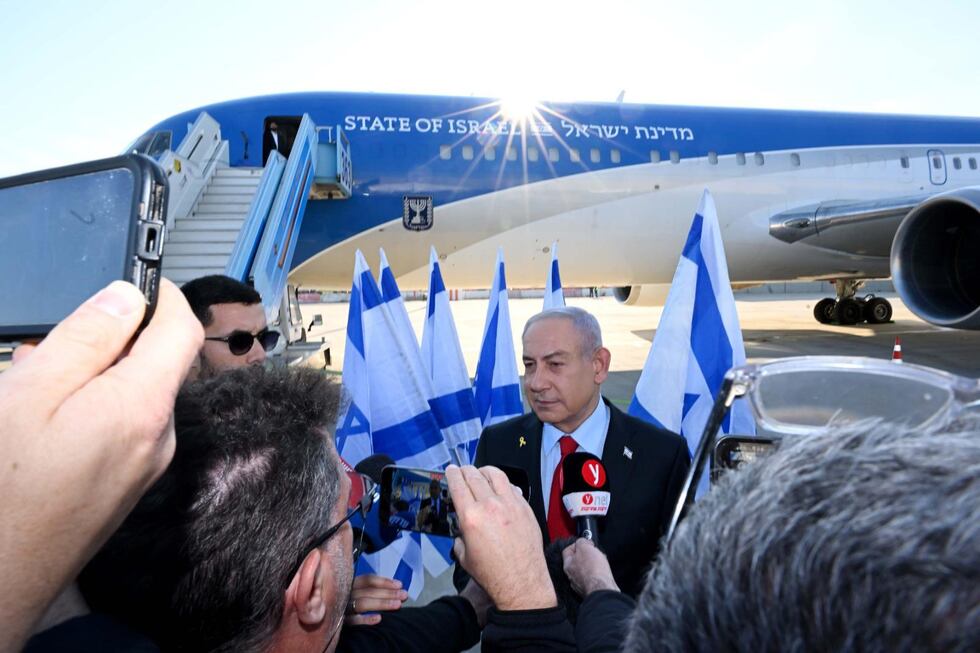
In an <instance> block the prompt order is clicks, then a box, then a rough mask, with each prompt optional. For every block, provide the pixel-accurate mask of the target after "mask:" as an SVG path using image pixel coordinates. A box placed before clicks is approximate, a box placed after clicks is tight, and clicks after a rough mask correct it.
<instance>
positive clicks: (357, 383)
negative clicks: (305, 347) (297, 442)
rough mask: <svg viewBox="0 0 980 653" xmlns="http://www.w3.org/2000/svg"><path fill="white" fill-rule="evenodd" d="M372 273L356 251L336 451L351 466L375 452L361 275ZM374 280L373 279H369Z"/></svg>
mask: <svg viewBox="0 0 980 653" xmlns="http://www.w3.org/2000/svg"><path fill="white" fill-rule="evenodd" d="M365 276H367V277H368V278H370V276H371V273H370V271H368V269H367V264H366V263H365V262H364V257H363V256H361V253H360V252H358V253H357V256H356V257H355V259H354V282H353V284H352V285H351V289H350V305H349V308H348V309H347V344H346V347H345V348H344V370H343V377H342V378H343V380H344V390H345V392H346V394H347V399H348V404H347V408H346V410H345V411H344V412H343V413H342V414H341V415H340V419H339V420H338V422H337V430H336V444H337V452H338V453H340V456H341V457H342V458H343V459H344V460H346V461H347V462H348V463H349V464H350V465H351V467H353V466H354V465H356V464H357V463H359V462H361V461H362V460H364V459H365V458H367V457H368V456H370V455H371V454H373V453H374V443H373V440H372V439H371V421H370V420H369V419H368V415H370V414H371V382H370V379H369V377H368V363H367V348H366V347H365V319H364V313H365V309H364V293H363V292H362V290H361V284H362V279H363V278H364V277H365ZM371 282H372V283H373V282H374V279H371Z"/></svg>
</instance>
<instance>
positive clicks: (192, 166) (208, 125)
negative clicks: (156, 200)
mask: <svg viewBox="0 0 980 653" xmlns="http://www.w3.org/2000/svg"><path fill="white" fill-rule="evenodd" d="M159 162H160V166H161V167H162V168H163V169H164V171H165V172H166V173H167V180H168V181H169V184H170V198H169V200H168V204H167V228H168V230H169V229H173V226H174V220H176V219H177V218H178V217H184V216H187V215H189V214H190V213H191V211H192V210H193V208H194V206H195V204H196V203H197V201H198V199H199V198H200V196H201V193H202V192H203V191H204V189H205V188H206V187H207V185H208V183H209V182H210V181H211V177H212V176H213V175H214V171H215V169H217V167H218V163H222V162H223V163H224V164H225V165H227V164H228V144H227V142H225V141H222V140H221V125H220V124H218V121H217V120H215V119H214V118H212V117H211V116H210V115H209V114H208V113H207V112H206V111H202V112H201V113H200V114H198V116H197V119H196V120H194V122H193V124H191V125H190V127H189V128H188V130H187V135H186V136H184V138H183V140H181V141H180V145H178V146H177V149H176V150H167V151H166V152H164V153H163V155H161V156H160V160H159Z"/></svg>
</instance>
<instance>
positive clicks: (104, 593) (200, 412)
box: [81, 365, 346, 653]
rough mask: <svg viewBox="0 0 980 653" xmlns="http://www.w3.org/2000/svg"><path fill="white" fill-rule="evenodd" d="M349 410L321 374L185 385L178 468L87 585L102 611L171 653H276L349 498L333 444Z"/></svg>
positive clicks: (90, 570) (112, 544) (110, 545)
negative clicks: (308, 566)
mask: <svg viewBox="0 0 980 653" xmlns="http://www.w3.org/2000/svg"><path fill="white" fill-rule="evenodd" d="M341 402H342V392H341V387H340V385H339V384H337V383H334V382H332V381H331V380H330V379H328V378H327V377H325V376H324V375H323V374H322V373H320V372H318V371H316V370H313V369H310V368H306V369H303V368H285V369H265V368H263V367H261V366H255V365H253V366H249V367H247V368H243V369H237V370H233V371H230V372H226V373H224V374H221V375H219V376H217V377H215V378H213V379H209V380H207V381H201V382H197V383H191V384H188V385H187V386H185V387H184V388H183V389H182V391H181V393H180V395H179V396H178V398H177V402H176V405H175V407H174V421H175V426H176V432H177V446H176V451H175V452H174V458H173V461H172V462H171V464H170V466H169V467H168V468H167V470H166V471H165V472H164V474H163V476H161V478H160V479H159V480H158V481H157V482H156V483H155V484H154V485H153V487H151V488H150V490H149V491H148V492H147V493H146V495H145V496H144V497H143V498H142V499H141V500H140V502H139V503H138V504H137V506H136V507H135V508H134V509H133V512H132V513H131V514H130V515H129V517H127V519H126V521H125V522H124V523H123V525H122V527H121V528H120V529H119V531H118V532H116V533H115V534H114V535H113V536H112V537H111V538H110V539H109V541H108V542H107V543H106V545H105V546H104V547H103V549H102V550H101V551H100V552H99V553H98V554H97V555H96V556H95V558H94V559H93V560H92V561H91V562H90V563H89V564H88V566H87V567H86V568H85V570H84V572H83V573H82V575H81V587H82V591H83V593H84V595H85V598H86V599H87V600H88V601H89V603H90V605H91V606H92V607H93V609H94V610H95V611H100V612H103V613H106V614H110V615H112V616H114V617H116V618H117V619H119V620H120V621H122V622H124V623H126V624H128V625H130V626H131V627H133V628H134V629H136V630H137V631H139V632H141V633H143V634H146V635H149V636H150V637H152V638H153V639H154V640H155V641H156V642H157V643H158V644H159V645H160V646H161V647H162V648H163V649H164V650H181V651H212V652H214V651H235V652H236V653H237V652H239V651H244V652H249V653H250V652H253V651H263V650H267V649H268V646H269V642H270V641H271V639H272V637H273V635H274V633H275V630H276V628H277V627H278V625H279V623H280V622H281V621H282V614H283V596H284V595H285V592H286V589H287V588H288V587H289V583H290V581H291V579H292V577H293V574H294V573H295V571H296V563H297V560H298V559H302V556H305V555H306V554H307V553H309V551H310V550H311V547H310V543H311V542H312V541H313V540H314V539H315V538H316V536H317V535H318V534H319V533H321V532H322V531H323V529H324V527H325V525H327V524H329V523H330V521H331V519H332V518H333V511H334V509H335V508H336V506H337V504H338V501H339V500H340V499H341V496H340V487H341V485H340V483H341V479H340V471H339V467H338V461H337V455H336V453H335V452H334V448H333V446H332V445H331V444H330V443H329V439H328V438H329V437H330V436H329V434H328V429H329V428H330V427H331V426H332V425H333V424H334V423H335V422H336V419H337V412H338V410H339V408H340V406H341ZM344 589H345V590H346V588H344Z"/></svg>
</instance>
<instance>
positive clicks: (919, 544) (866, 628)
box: [625, 424, 980, 652]
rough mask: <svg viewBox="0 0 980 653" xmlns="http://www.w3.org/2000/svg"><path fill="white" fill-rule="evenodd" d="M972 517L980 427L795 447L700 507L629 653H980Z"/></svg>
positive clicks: (977, 532) (676, 542)
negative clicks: (911, 652) (702, 652)
mask: <svg viewBox="0 0 980 653" xmlns="http://www.w3.org/2000/svg"><path fill="white" fill-rule="evenodd" d="M865 426H867V425H865ZM978 507H980V424H973V425H972V426H971V430H969V431H966V430H963V431H960V432H944V433H915V432H898V433H896V432H895V429H894V428H893V427H888V428H886V427H884V426H872V427H871V428H870V429H869V428H864V429H862V430H860V431H858V430H852V431H851V432H848V433H841V432H838V433H830V434H826V435H820V436H813V437H808V438H800V439H799V440H798V441H797V442H794V443H792V444H790V443H788V442H785V443H784V446H783V447H782V449H781V451H778V452H776V453H775V454H773V455H772V456H771V457H770V458H768V459H764V460H761V461H758V462H756V463H753V464H750V465H747V466H746V467H745V468H744V469H742V470H739V471H738V472H734V473H730V474H729V475H728V476H727V477H726V478H723V479H722V481H721V482H720V483H719V485H718V486H717V487H716V488H714V489H713V490H712V491H711V492H710V493H709V494H708V495H706V497H705V498H704V499H703V500H702V501H700V502H699V503H698V504H697V505H696V506H695V507H694V508H693V509H692V510H691V513H690V515H689V516H688V518H687V519H686V520H685V521H684V522H682V523H681V525H680V527H679V528H678V531H677V533H676V536H675V537H674V539H673V540H672V541H671V543H670V545H669V546H668V547H667V548H666V549H665V550H664V552H662V553H661V556H660V559H659V561H658V562H657V564H656V566H655V567H654V569H653V570H652V571H651V573H650V576H649V577H648V579H647V583H646V587H645V589H644V590H643V592H642V594H641V596H640V599H639V603H638V606H637V610H636V612H635V613H634V616H633V619H632V622H631V624H630V628H629V635H628V638H627V640H626V647H625V650H626V651H721V650H725V651H801V652H802V651H963V652H966V651H977V650H980V544H978V543H980V516H978V515H980V513H978Z"/></svg>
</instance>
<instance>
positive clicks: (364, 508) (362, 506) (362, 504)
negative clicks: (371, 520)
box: [293, 476, 380, 573]
mask: <svg viewBox="0 0 980 653" xmlns="http://www.w3.org/2000/svg"><path fill="white" fill-rule="evenodd" d="M362 478H363V481H364V494H363V495H361V498H360V499H359V500H358V502H357V505H355V506H354V507H352V508H351V509H350V510H349V511H348V512H347V515H346V516H345V517H344V518H343V519H341V520H340V521H339V522H337V523H336V524H334V525H333V526H331V527H330V528H328V529H327V530H325V531H324V532H323V533H321V534H320V535H317V536H316V537H315V538H313V541H312V542H310V544H309V545H308V546H306V547H305V548H304V549H303V551H302V553H300V558H299V561H298V562H297V564H296V566H295V569H299V567H300V565H302V564H303V560H305V559H306V555H307V554H308V553H309V552H310V551H312V550H313V549H316V548H318V547H320V546H323V543H324V542H326V541H327V540H329V539H330V538H331V537H333V536H334V535H336V534H337V531H339V530H340V529H341V527H342V526H343V525H344V524H346V523H347V522H349V521H350V520H351V519H353V518H354V516H355V515H358V514H359V515H360V516H361V518H362V519H363V518H366V517H367V515H368V513H369V512H371V506H373V505H374V502H375V501H377V500H378V497H379V496H380V492H379V491H378V486H377V484H375V483H374V481H372V480H371V479H369V478H367V477H366V476H363V477H362ZM355 530H356V531H357V533H355V542H354V549H353V554H354V563H355V564H357V559H358V558H359V557H360V556H361V551H362V547H363V544H364V529H363V528H358V529H355ZM293 573H296V572H295V571H294V572H293Z"/></svg>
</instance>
